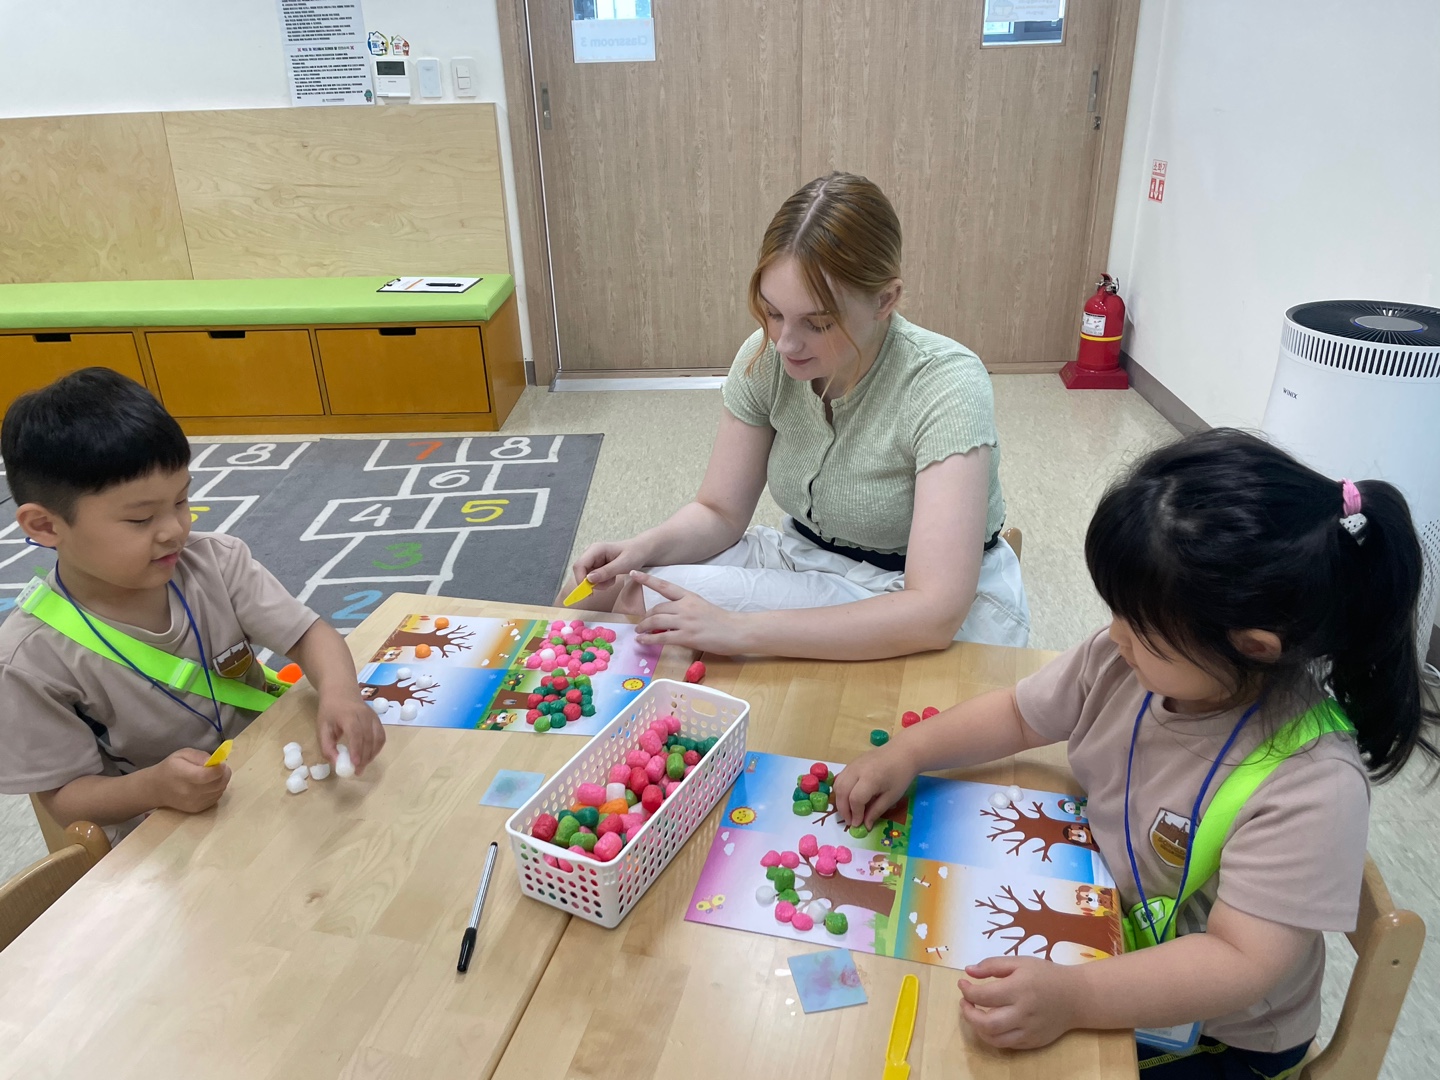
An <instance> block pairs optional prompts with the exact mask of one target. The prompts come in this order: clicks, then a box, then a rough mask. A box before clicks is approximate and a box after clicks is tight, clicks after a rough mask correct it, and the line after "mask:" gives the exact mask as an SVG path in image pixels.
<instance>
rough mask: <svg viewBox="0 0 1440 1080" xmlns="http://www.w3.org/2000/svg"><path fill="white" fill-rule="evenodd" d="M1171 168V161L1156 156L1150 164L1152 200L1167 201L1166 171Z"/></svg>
mask: <svg viewBox="0 0 1440 1080" xmlns="http://www.w3.org/2000/svg"><path fill="white" fill-rule="evenodd" d="M1169 169H1170V163H1169V162H1167V161H1161V160H1160V159H1159V158H1156V159H1155V161H1154V163H1153V164H1151V166H1150V199H1151V201H1152V202H1164V201H1165V173H1166V172H1168V171H1169Z"/></svg>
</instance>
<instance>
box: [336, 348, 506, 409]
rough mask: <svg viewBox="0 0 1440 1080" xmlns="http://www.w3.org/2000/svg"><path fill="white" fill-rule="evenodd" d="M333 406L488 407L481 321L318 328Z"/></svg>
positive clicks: (401, 407) (384, 407) (350, 407)
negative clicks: (333, 328) (474, 324)
mask: <svg viewBox="0 0 1440 1080" xmlns="http://www.w3.org/2000/svg"><path fill="white" fill-rule="evenodd" d="M315 338H316V340H317V342H318V343H319V345H320V363H321V366H322V367H323V369H324V371H325V385H326V387H327V389H328V390H329V394H330V411H331V412H333V413H336V414H338V415H347V414H365V413H371V414H373V413H484V412H489V411H490V393H489V390H488V388H487V387H486V385H485V354H484V349H483V348H482V346H481V342H480V328H479V327H477V326H433V327H427V326H383V327H376V328H372V329H364V330H317V331H316V332H315Z"/></svg>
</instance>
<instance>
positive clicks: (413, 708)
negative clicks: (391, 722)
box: [400, 701, 420, 724]
mask: <svg viewBox="0 0 1440 1080" xmlns="http://www.w3.org/2000/svg"><path fill="white" fill-rule="evenodd" d="M419 715H420V704H419V703H418V702H415V701H407V702H405V704H404V705H401V706H400V719H401V720H404V721H405V722H406V723H407V724H408V723H410V722H411V721H413V720H414V719H415V718H416V717H417V716H419Z"/></svg>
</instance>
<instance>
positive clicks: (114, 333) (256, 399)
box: [0, 274, 525, 435]
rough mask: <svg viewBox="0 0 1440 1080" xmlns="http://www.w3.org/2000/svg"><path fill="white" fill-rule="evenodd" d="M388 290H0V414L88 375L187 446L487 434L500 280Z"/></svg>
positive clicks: (303, 285)
mask: <svg viewBox="0 0 1440 1080" xmlns="http://www.w3.org/2000/svg"><path fill="white" fill-rule="evenodd" d="M387 280H388V279H387V278H383V277H351V278H292V279H285V278H260V279H252V280H242V281H188V280H175V281H87V282H56V283H44V284H24V285H0V409H4V408H6V407H8V406H9V404H10V402H11V401H13V400H14V399H15V397H16V396H18V395H19V394H22V393H24V392H25V391H27V390H32V389H34V388H36V387H39V386H44V385H45V384H46V383H48V382H51V381H52V380H54V379H56V378H58V377H60V376H61V375H64V374H66V373H68V372H71V371H76V370H78V369H80V368H83V367H89V366H92V365H98V366H102V367H109V368H114V369H115V370H117V371H120V372H123V373H124V374H126V375H128V376H130V377H131V378H133V379H135V380H136V381H137V382H143V383H144V384H145V385H146V386H148V387H149V388H150V389H151V391H153V392H154V393H155V395H156V396H157V397H159V398H160V400H161V401H162V402H164V404H165V407H166V408H167V409H168V410H169V411H170V412H171V414H172V415H174V416H175V418H176V419H178V420H179V421H180V424H181V426H182V427H184V429H185V430H186V432H188V433H190V434H192V435H220V434H251V433H253V434H279V433H285V432H316V433H326V432H343V431H417V430H419V431H469V430H474V431H498V430H499V429H500V425H501V424H503V423H504V422H505V417H506V416H508V415H509V413H510V410H511V409H512V408H513V407H514V405H515V402H516V400H518V399H519V397H520V393H521V391H522V390H524V388H525V367H524V361H523V359H522V357H521V349H520V320H519V316H518V315H517V312H516V299H515V295H514V294H515V282H514V279H513V278H512V277H511V276H510V275H508V274H492V275H486V276H485V277H483V278H482V279H481V280H480V281H479V282H477V283H476V284H475V285H474V286H472V287H471V288H470V289H469V290H467V291H466V292H463V293H444V294H438V293H437V294H424V295H416V294H413V293H381V292H377V291H376V290H378V289H379V288H380V286H381V285H383V284H384V283H385V282H386V281H387Z"/></svg>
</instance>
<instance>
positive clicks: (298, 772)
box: [290, 765, 310, 780]
mask: <svg viewBox="0 0 1440 1080" xmlns="http://www.w3.org/2000/svg"><path fill="white" fill-rule="evenodd" d="M290 775H291V776H298V777H300V779H302V780H303V779H305V777H307V776H309V775H310V770H309V769H308V768H307V767H306V766H304V765H300V766H298V767H297V768H294V769H291V770H290Z"/></svg>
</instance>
